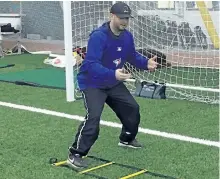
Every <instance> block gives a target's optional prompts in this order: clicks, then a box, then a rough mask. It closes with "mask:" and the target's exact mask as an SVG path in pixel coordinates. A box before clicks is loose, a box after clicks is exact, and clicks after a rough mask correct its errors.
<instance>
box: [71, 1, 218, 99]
mask: <svg viewBox="0 0 220 179" xmlns="http://www.w3.org/2000/svg"><path fill="white" fill-rule="evenodd" d="M112 3H113V2H112V1H109V2H108V1H99V2H95V1H94V2H92V1H91V2H74V1H73V2H72V25H73V31H72V33H73V44H74V46H81V47H83V46H86V44H87V40H88V35H89V33H90V32H91V31H92V30H93V29H95V28H97V27H98V26H100V25H102V23H103V22H106V21H108V20H109V9H110V7H111V6H112ZM127 3H128V5H129V6H130V7H131V9H132V13H133V15H134V19H131V20H130V26H129V30H130V31H131V32H132V34H133V35H134V39H135V45H136V48H137V50H138V51H139V52H143V50H148V49H154V50H157V51H160V52H162V53H164V54H165V55H166V59H163V60H162V61H163V62H162V63H163V64H162V66H161V68H159V69H158V70H157V71H156V72H153V73H149V72H146V71H140V70H138V69H136V68H134V67H132V66H131V65H129V64H126V65H127V67H128V68H129V70H130V71H131V72H132V74H133V77H134V78H135V79H142V80H146V81H157V82H159V83H162V82H165V83H166V84H167V96H168V98H177V99H187V100H191V101H201V102H209V103H218V100H219V58H220V57H219V49H218V48H216V47H215V46H216V43H217V42H215V44H213V39H214V40H216V39H219V18H217V17H219V9H218V10H214V9H213V7H212V9H211V10H210V8H209V4H207V3H206V7H207V10H208V13H209V14H210V17H211V18H210V19H208V20H209V21H212V22H213V24H214V27H215V28H218V29H214V30H216V33H217V36H216V34H214V35H213V36H214V37H210V35H209V33H208V29H207V28H206V26H205V24H204V22H203V19H202V14H201V13H200V11H199V9H198V6H197V4H196V3H194V4H192V2H190V3H191V4H189V3H186V2H179V1H176V2H168V1H167V2H159V1H149V2H138V1H131V2H127ZM190 5H191V6H190ZM203 8H204V7H203ZM203 11H204V9H202V12H203ZM203 13H204V12H203ZM205 13H207V12H205ZM205 15H207V14H205ZM209 23H210V22H209ZM142 54H143V55H146V54H145V53H142ZM158 60H160V59H158ZM160 64H161V62H160ZM131 81H132V80H131ZM126 84H127V85H128V87H129V89H130V91H134V90H135V83H133V82H127V83H126Z"/></svg>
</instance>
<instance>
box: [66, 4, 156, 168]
mask: <svg viewBox="0 0 220 179" xmlns="http://www.w3.org/2000/svg"><path fill="white" fill-rule="evenodd" d="M110 13H111V20H110V22H106V23H104V24H103V25H102V26H101V27H99V28H98V29H96V30H94V31H93V32H92V33H91V34H90V38H89V41H88V48H87V53H86V57H85V59H84V60H83V62H82V66H81V67H80V71H79V74H78V77H77V78H78V85H79V88H80V89H81V91H82V96H83V99H84V104H85V108H86V111H87V114H86V117H85V121H84V122H82V123H81V125H80V126H79V129H78V132H77V134H76V136H75V141H74V143H73V144H72V146H71V147H70V148H69V156H68V159H67V163H68V164H69V165H70V166H72V167H78V168H79V167H86V166H87V164H86V162H85V161H84V159H83V158H82V157H83V156H85V155H87V154H88V152H89V150H90V148H91V147H92V145H93V144H94V143H95V141H96V139H97V138H98V135H99V122H100V116H101V113H102V111H103V108H104V104H105V103H107V104H108V105H109V106H110V107H111V109H112V110H113V111H114V112H115V113H116V115H117V117H118V118H119V119H120V121H121V123H122V124H123V128H122V131H121V134H120V137H119V139H120V141H119V143H118V145H119V146H123V147H132V148H140V147H141V144H139V142H138V141H137V140H136V135H137V132H138V126H139V123H140V112H139V105H138V104H137V102H136V101H135V99H134V98H133V96H132V95H131V94H130V92H129V91H128V89H127V88H126V86H125V85H124V84H123V81H124V80H126V79H129V78H130V77H131V74H128V73H126V71H125V70H124V69H123V65H124V63H125V62H129V63H131V64H132V65H134V66H135V67H137V68H141V69H145V70H150V71H153V70H154V69H155V68H156V66H157V63H156V62H155V61H154V60H155V59H156V56H155V57H153V58H151V59H149V60H148V59H146V58H145V57H143V56H141V55H140V54H139V53H137V52H136V51H135V47H134V40H133V37H132V35H131V33H130V32H128V31H127V30H126V27H127V26H128V22H129V18H131V17H132V16H131V9H130V8H129V6H128V5H127V4H125V3H122V2H119V3H116V4H114V5H113V6H112V7H111V10H110Z"/></svg>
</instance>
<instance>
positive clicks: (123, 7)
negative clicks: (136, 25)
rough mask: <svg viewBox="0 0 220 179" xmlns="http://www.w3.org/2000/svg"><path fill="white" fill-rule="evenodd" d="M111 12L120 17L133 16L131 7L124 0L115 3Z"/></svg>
mask: <svg viewBox="0 0 220 179" xmlns="http://www.w3.org/2000/svg"><path fill="white" fill-rule="evenodd" d="M110 13H112V14H115V15H116V16H118V17H119V18H133V16H131V9H130V7H129V6H128V5H127V4H125V3H124V2H117V3H115V4H114V5H113V6H112V7H111V9H110Z"/></svg>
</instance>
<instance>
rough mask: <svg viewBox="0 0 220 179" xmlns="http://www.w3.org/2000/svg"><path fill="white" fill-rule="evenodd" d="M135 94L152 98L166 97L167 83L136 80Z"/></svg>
mask: <svg viewBox="0 0 220 179" xmlns="http://www.w3.org/2000/svg"><path fill="white" fill-rule="evenodd" d="M134 95H135V96H139V97H144V98H151V99H166V84H165V83H157V82H156V81H155V83H152V82H147V81H136V90H135V93H134Z"/></svg>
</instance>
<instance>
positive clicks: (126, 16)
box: [115, 14, 134, 18]
mask: <svg viewBox="0 0 220 179" xmlns="http://www.w3.org/2000/svg"><path fill="white" fill-rule="evenodd" d="M115 15H116V16H117V17H119V18H134V17H133V16H132V15H130V14H115Z"/></svg>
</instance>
